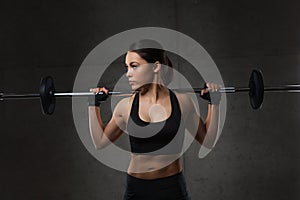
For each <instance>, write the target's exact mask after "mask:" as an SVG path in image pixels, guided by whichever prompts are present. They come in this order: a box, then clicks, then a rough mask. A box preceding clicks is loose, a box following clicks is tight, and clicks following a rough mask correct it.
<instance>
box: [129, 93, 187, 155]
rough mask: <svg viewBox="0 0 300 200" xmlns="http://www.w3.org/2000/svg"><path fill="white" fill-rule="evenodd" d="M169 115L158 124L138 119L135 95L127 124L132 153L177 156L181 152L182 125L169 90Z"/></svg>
mask: <svg viewBox="0 0 300 200" xmlns="http://www.w3.org/2000/svg"><path fill="white" fill-rule="evenodd" d="M169 94H170V100H171V107H172V111H171V115H170V117H169V118H168V119H166V120H164V121H160V122H151V123H150V122H145V121H143V120H142V119H141V118H140V117H139V113H138V111H139V93H136V94H135V97H134V100H133V103H132V107H131V111H130V117H129V119H128V123H127V132H128V134H129V140H130V147H131V152H132V153H140V154H142V153H147V154H151V155H166V154H178V153H180V152H181V151H182V145H183V139H184V123H183V120H182V117H181V110H180V106H179V102H178V99H177V97H176V95H175V94H174V93H173V92H172V91H171V90H170V89H169Z"/></svg>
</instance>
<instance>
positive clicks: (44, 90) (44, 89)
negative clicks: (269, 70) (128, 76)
mask: <svg viewBox="0 0 300 200" xmlns="http://www.w3.org/2000/svg"><path fill="white" fill-rule="evenodd" d="M203 89H204V88H190V89H173V90H174V91H178V92H183V93H200V92H201V90H203ZM218 91H219V92H220V93H237V92H249V99H250V104H251V107H252V108H253V109H259V108H261V106H262V103H263V99H264V91H268V92H300V85H297V84H294V85H281V86H271V87H264V82H263V75H262V72H261V70H258V69H254V70H252V72H251V75H250V79H249V84H248V87H223V88H220V89H219V90H218ZM134 92H135V91H109V92H108V94H109V95H120V96H122V95H123V96H124V95H125V96H126V95H131V94H133V93H134ZM98 94H102V92H100V93H98ZM94 95H96V94H95V93H93V92H60V93H59V92H56V91H55V87H54V81H53V78H52V77H51V76H47V77H44V78H42V79H41V82H40V91H39V94H38V93H28V94H12V93H10V94H8V93H0V100H2V101H3V100H5V99H37V98H40V102H41V107H42V111H43V114H45V115H51V114H53V112H54V110H55V105H56V98H57V97H73V96H74V97H88V96H94Z"/></svg>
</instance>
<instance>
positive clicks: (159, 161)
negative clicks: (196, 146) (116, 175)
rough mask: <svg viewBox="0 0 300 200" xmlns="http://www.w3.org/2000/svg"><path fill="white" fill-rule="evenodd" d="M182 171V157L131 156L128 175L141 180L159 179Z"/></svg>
mask: <svg viewBox="0 0 300 200" xmlns="http://www.w3.org/2000/svg"><path fill="white" fill-rule="evenodd" d="M181 171H182V165H181V161H180V155H178V154H176V155H139V154H131V161H130V164H129V167H128V171H127V173H128V174H129V175H131V176H134V177H137V178H141V179H157V178H163V177H167V176H171V175H174V174H177V173H179V172H181Z"/></svg>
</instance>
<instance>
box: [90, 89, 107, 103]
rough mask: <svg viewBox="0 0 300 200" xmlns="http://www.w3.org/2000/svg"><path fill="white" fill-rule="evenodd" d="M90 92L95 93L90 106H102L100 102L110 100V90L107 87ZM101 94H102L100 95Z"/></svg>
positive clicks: (91, 97)
mask: <svg viewBox="0 0 300 200" xmlns="http://www.w3.org/2000/svg"><path fill="white" fill-rule="evenodd" d="M90 92H93V93H94V94H95V95H94V96H89V106H100V102H101V101H105V100H106V99H107V98H108V90H107V89H106V88H105V87H101V88H91V89H90ZM100 92H102V93H101V94H99V93H100Z"/></svg>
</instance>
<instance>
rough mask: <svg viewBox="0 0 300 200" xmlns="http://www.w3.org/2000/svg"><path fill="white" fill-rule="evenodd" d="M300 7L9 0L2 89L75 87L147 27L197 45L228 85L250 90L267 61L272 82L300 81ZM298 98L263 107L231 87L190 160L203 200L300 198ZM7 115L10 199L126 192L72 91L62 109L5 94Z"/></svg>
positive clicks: (174, 0) (3, 118) (2, 12)
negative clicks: (95, 149) (207, 149)
mask: <svg viewBox="0 0 300 200" xmlns="http://www.w3.org/2000/svg"><path fill="white" fill-rule="evenodd" d="M299 10H300V3H299V1H262V0H260V1H258V0H251V1H245V0H226V1H225V0H224V1H221V0H220V1H216V0H186V1H180V0H168V1H162V0H151V1H146V0H139V1H116V0H111V1H96V0H86V1H71V0H61V1H33V0H27V1H21V0H11V1H1V2H0V24H1V25H0V46H1V48H0V91H3V92H18V93H22V92H34V91H36V92H37V91H38V89H39V81H40V77H41V76H45V75H52V76H53V77H54V78H55V85H56V89H57V90H58V91H66V90H67V91H69V90H71V89H72V87H73V82H74V80H75V76H76V73H77V70H78V69H79V67H80V64H81V63H82V62H83V60H84V58H85V57H86V56H87V55H88V53H89V52H90V51H91V50H92V49H93V48H94V47H96V46H97V45H98V44H99V43H101V42H102V41H103V40H105V39H107V38H109V37H110V36H112V35H114V34H117V33H119V32H122V31H125V30H128V29H132V28H138V27H146V26H154V27H165V28H170V29H174V30H177V31H180V32H182V33H184V34H186V35H188V36H190V37H192V38H193V39H195V40H196V41H198V42H199V43H200V44H201V45H202V46H203V47H204V48H205V49H206V50H207V51H208V53H209V54H210V55H211V57H212V58H213V60H214V61H215V63H216V64H217V66H218V68H219V70H220V72H221V74H222V77H223V80H224V83H225V84H226V85H228V86H231V85H233V86H247V84H248V78H249V74H250V71H251V69H253V68H258V67H259V68H260V69H262V71H263V73H264V78H265V84H266V85H279V84H290V83H300V14H299ZM202 84H203V83H202V82H201V83H199V86H198V87H200V86H202ZM299 100H300V96H299V95H298V94H297V93H281V94H279V93H268V94H266V95H265V100H264V103H263V107H262V109H261V110H259V111H254V110H252V109H251V108H250V106H249V100H248V96H247V94H238V95H236V94H230V95H228V96H227V108H228V111H227V117H226V122H225V126H224V129H223V132H222V135H221V138H220V139H219V141H218V143H217V145H216V147H215V148H214V149H213V151H212V152H211V153H210V154H209V155H208V156H207V157H205V158H204V159H198V151H199V145H198V144H196V143H193V145H192V146H191V147H190V148H189V150H188V151H187V152H186V153H185V155H184V157H183V162H184V167H185V175H186V179H187V183H188V187H189V190H190V193H191V196H192V199H209V200H213V199H216V200H220V199H224V200H227V199H230V200H237V199H245V200H246V199H247V200H252V199H255V200H257V199H272V200H275V199H276V200H279V199H299V198H300V192H299V188H300V180H299V179H300V162H299V161H300V157H299V150H300V148H299V144H300V137H299V119H300V113H299V111H300V108H299V105H300V104H299ZM0 113H1V114H0V123H1V140H0V152H1V154H0V155H1V165H0V166H1V167H0V199H3V200H4V199H44V200H46V199H72V200H76V199H78V200H79V199H80V200H81V199H91V200H92V199H121V197H122V194H123V191H124V187H125V174H124V173H122V172H119V171H116V170H114V169H111V168H109V167H106V166H105V165H103V164H101V163H100V162H99V161H97V160H96V159H95V158H94V157H93V156H92V155H91V154H89V152H88V151H87V150H86V149H85V147H84V145H83V144H82V142H81V141H80V139H79V137H78V135H77V132H76V130H75V126H74V123H73V117H72V107H71V99H60V100H58V102H57V106H56V111H55V113H54V115H53V116H43V115H42V114H41V110H40V105H39V100H30V101H28V100H19V101H15V100H11V101H3V102H1V103H0ZM203 113H204V114H203V117H205V111H203ZM104 114H105V113H104ZM105 116H106V118H105ZM105 116H104V118H105V119H107V116H109V113H107V114H106V115H105Z"/></svg>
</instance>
